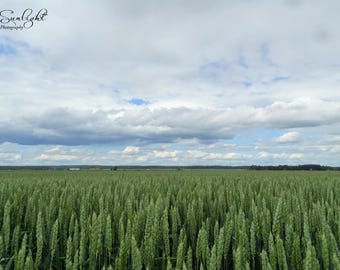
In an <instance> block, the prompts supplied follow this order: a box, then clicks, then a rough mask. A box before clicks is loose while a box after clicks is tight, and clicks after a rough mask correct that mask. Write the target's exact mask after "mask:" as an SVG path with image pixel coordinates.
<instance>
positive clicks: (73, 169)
mask: <svg viewBox="0 0 340 270" xmlns="http://www.w3.org/2000/svg"><path fill="white" fill-rule="evenodd" d="M69 170H70V171H80V168H69Z"/></svg>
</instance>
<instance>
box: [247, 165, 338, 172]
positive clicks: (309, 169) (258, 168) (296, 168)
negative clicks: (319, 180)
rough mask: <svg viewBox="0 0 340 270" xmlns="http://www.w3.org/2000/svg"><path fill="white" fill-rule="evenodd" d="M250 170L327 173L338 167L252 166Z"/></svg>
mask: <svg viewBox="0 0 340 270" xmlns="http://www.w3.org/2000/svg"><path fill="white" fill-rule="evenodd" d="M249 169H250V170H274V171H283V170H288V171H293V170H294V171H329V170H333V171H335V170H339V169H340V168H339V167H330V166H322V165H319V164H304V165H297V166H290V165H278V166H258V165H252V166H250V167H249Z"/></svg>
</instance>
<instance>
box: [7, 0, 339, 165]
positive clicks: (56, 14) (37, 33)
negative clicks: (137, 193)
mask: <svg viewBox="0 0 340 270" xmlns="http://www.w3.org/2000/svg"><path fill="white" fill-rule="evenodd" d="M2 7H5V8H6V9H13V10H15V11H16V12H20V11H23V10H24V9H25V8H27V7H30V8H32V9H37V10H38V9H40V8H47V9H48V12H49V13H48V16H47V18H46V21H44V22H40V23H39V24H38V23H37V24H35V25H34V27H32V29H30V30H25V31H14V30H13V31H9V30H1V31H0V66H1V68H0V105H1V106H0V143H2V144H1V147H0V164H6V165H7V164H28V163H32V164H33V163H34V164H65V163H67V164H70V163H72V164H76V163H81V164H92V163H96V164H101V163H105V164H118V163H119V164H121V165H122V164H125V163H126V164H135V163H136V164H151V163H154V164H163V165H166V164H171V165H173V164H179V165H180V164H188V165H191V164H214V165H215V164H220V165H224V164H225V165H228V164H234V165H237V164H258V163H260V164H268V163H290V164H292V163H294V164H295V163H323V164H330V165H337V155H338V154H339V148H340V141H339V137H340V132H339V130H340V129H339V128H340V91H339V90H340V75H339V74H340V72H339V71H340V64H339V63H340V55H339V54H338V48H339V47H340V32H339V31H338V30H337V27H338V25H339V23H340V21H339V17H338V14H337V10H339V8H340V3H339V2H338V1H335V0H334V1H333V0H327V1H325V2H322V3H321V2H317V1H313V2H308V3H307V2H306V1H302V0H301V1H299V0H294V1H291V0H290V1H288V0H287V1H277V2H275V3H274V2H272V1H266V0H262V1H259V2H256V3H254V2H252V1H247V0H242V1H213V2H211V1H207V0H200V1H186V2H185V3H184V2H183V1H171V2H162V1H155V0H147V1H143V2H140V3H136V1H132V0H128V1H102V2H100V3H99V2H98V3H96V2H93V1H78V0H77V1H72V3H69V2H66V1H64V0H62V1H59V2H58V3H53V2H51V1H47V0H38V1H34V3H33V2H32V3H29V4H28V3H27V1H23V0H15V1H9V0H4V1H3V5H2ZM51 33H53V34H51ZM225 145H229V147H227V146H225ZM231 145H232V147H231ZM53 149H55V151H52V150H53ZM79 153H80V154H79Z"/></svg>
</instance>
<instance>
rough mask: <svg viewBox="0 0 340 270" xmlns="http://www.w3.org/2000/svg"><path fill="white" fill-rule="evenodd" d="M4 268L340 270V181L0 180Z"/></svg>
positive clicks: (162, 174) (49, 174) (184, 177)
mask: <svg viewBox="0 0 340 270" xmlns="http://www.w3.org/2000/svg"><path fill="white" fill-rule="evenodd" d="M0 206H1V207H0V229H1V232H0V269H18V270H21V269H70V270H76V269H111V270H123V269H136V270H142V269H149V270H152V269H157V270H158V269H173V270H175V269H176V270H182V269H188V270H196V269H197V270H198V269H211V270H212V269H214V270H218V269H240V270H246V269H273V270H275V269H278V270H288V269H297V270H300V269H312V270H313V269H327V270H336V269H339V267H340V265H339V261H340V253H339V250H340V173H337V172H283V171H282V172H269V171H267V172H254V171H231V170H230V171H228V170H183V171H170V170H168V171H167V170H158V171H157V170H155V171H142V170H140V171H132V170H131V171H80V172H69V171H7V172H5V171H3V172H0Z"/></svg>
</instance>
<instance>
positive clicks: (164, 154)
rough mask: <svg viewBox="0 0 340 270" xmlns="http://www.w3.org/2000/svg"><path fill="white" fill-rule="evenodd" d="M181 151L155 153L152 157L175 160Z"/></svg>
mask: <svg viewBox="0 0 340 270" xmlns="http://www.w3.org/2000/svg"><path fill="white" fill-rule="evenodd" d="M178 153H179V151H176V150H174V151H153V153H152V155H153V156H154V157H155V158H175V157H176V156H177V154H178Z"/></svg>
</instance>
